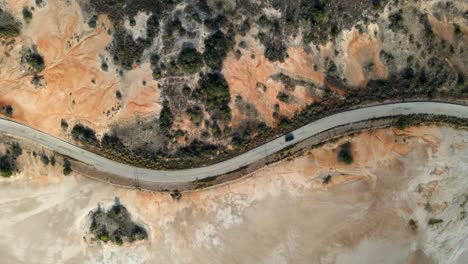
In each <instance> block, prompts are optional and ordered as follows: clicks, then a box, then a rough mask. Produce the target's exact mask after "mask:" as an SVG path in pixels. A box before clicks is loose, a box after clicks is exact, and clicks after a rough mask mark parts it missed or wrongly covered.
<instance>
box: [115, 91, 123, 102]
mask: <svg viewBox="0 0 468 264" xmlns="http://www.w3.org/2000/svg"><path fill="white" fill-rule="evenodd" d="M115 97H117V99H119V100H121V99H122V93H121V92H120V91H119V90H117V91H116V92H115Z"/></svg>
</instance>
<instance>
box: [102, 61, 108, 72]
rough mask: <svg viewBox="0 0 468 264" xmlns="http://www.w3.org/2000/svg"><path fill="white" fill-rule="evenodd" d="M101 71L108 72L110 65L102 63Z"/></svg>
mask: <svg viewBox="0 0 468 264" xmlns="http://www.w3.org/2000/svg"><path fill="white" fill-rule="evenodd" d="M101 70H103V71H108V70H109V65H107V63H106V62H105V61H103V62H102V63H101Z"/></svg>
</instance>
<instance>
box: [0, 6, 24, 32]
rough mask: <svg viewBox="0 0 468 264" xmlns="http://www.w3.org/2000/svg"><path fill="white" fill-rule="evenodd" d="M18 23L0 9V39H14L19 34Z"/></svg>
mask: <svg viewBox="0 0 468 264" xmlns="http://www.w3.org/2000/svg"><path fill="white" fill-rule="evenodd" d="M20 29H21V28H20V23H19V22H18V21H16V19H15V17H14V16H13V15H11V14H10V13H8V12H6V11H4V10H2V9H0V38H1V37H3V38H10V37H16V36H18V35H19V34H20V33H21V30H20Z"/></svg>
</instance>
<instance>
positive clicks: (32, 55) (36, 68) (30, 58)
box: [23, 49, 45, 73]
mask: <svg viewBox="0 0 468 264" xmlns="http://www.w3.org/2000/svg"><path fill="white" fill-rule="evenodd" d="M23 61H25V62H26V63H28V65H29V66H30V68H31V70H32V71H33V72H34V73H39V72H41V71H43V70H44V68H45V63H44V58H43V57H42V56H41V54H39V52H37V51H36V50H35V49H28V50H27V51H26V52H25V53H24V55H23Z"/></svg>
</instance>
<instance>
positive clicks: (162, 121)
mask: <svg viewBox="0 0 468 264" xmlns="http://www.w3.org/2000/svg"><path fill="white" fill-rule="evenodd" d="M173 120H174V116H173V115H172V112H171V108H170V106H169V101H167V100H165V101H164V102H163V105H162V109H161V113H159V127H160V128H161V130H162V131H163V132H166V133H167V132H168V131H169V130H170V129H171V127H172V122H173Z"/></svg>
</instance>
